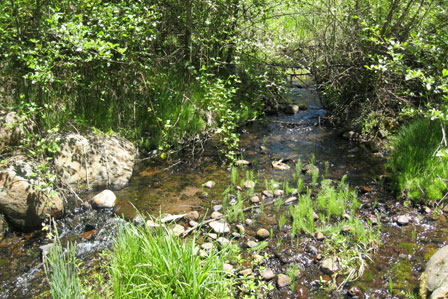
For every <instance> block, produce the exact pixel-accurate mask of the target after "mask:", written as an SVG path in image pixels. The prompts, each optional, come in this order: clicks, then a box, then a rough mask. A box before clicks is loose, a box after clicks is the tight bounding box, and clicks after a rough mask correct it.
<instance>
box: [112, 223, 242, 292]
mask: <svg viewBox="0 0 448 299" xmlns="http://www.w3.org/2000/svg"><path fill="white" fill-rule="evenodd" d="M196 250H197V248H196V243H195V239H194V238H193V239H191V240H187V241H183V240H180V239H179V238H177V237H176V236H174V235H172V234H170V233H169V232H168V231H167V230H166V229H164V228H156V229H150V228H148V227H146V226H140V227H137V226H135V225H132V224H126V225H123V226H121V227H120V228H119V232H118V237H117V240H116V242H115V246H114V255H113V256H112V260H111V268H110V275H111V278H112V286H113V290H114V293H115V297H116V298H230V297H231V295H232V294H231V291H232V284H233V281H232V279H231V278H229V277H228V276H226V274H225V273H224V272H223V270H222V269H223V263H224V258H225V256H226V252H225V251H218V250H212V251H211V253H210V254H209V256H208V257H207V258H206V259H201V258H200V257H199V255H198V254H195V253H196Z"/></svg>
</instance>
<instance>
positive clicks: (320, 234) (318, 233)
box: [315, 232, 325, 241]
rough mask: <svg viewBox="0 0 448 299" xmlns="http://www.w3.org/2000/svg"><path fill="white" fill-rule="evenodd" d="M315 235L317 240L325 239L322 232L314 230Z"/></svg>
mask: <svg viewBox="0 0 448 299" xmlns="http://www.w3.org/2000/svg"><path fill="white" fill-rule="evenodd" d="M315 237H316V239H317V240H318V241H323V240H324V239H325V236H324V234H323V233H322V232H316V234H315Z"/></svg>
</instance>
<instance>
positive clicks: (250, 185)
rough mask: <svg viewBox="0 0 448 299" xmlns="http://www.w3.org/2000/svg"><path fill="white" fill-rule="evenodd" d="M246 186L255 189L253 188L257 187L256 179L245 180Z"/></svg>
mask: <svg viewBox="0 0 448 299" xmlns="http://www.w3.org/2000/svg"><path fill="white" fill-rule="evenodd" d="M244 188H246V189H253V188H255V182H254V181H250V180H247V181H245V182H244Z"/></svg>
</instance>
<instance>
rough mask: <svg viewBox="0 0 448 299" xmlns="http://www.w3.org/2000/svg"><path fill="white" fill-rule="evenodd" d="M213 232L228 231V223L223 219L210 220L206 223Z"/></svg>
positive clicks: (221, 232)
mask: <svg viewBox="0 0 448 299" xmlns="http://www.w3.org/2000/svg"><path fill="white" fill-rule="evenodd" d="M208 225H209V226H210V227H211V228H212V229H213V231H214V232H215V233H217V234H224V233H228V232H230V228H229V225H228V224H227V222H224V221H212V222H210V223H209V224H208Z"/></svg>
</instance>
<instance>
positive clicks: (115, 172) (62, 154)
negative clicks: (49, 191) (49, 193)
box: [52, 133, 137, 191]
mask: <svg viewBox="0 0 448 299" xmlns="http://www.w3.org/2000/svg"><path fill="white" fill-rule="evenodd" d="M52 138H53V139H54V140H55V141H58V142H59V146H60V150H58V152H57V153H55V158H54V165H55V168H56V172H57V173H58V175H59V178H60V179H61V181H62V182H63V183H65V184H67V185H69V186H70V187H71V188H72V189H73V190H74V191H81V190H85V189H87V190H88V189H93V188H113V189H118V188H122V187H124V186H125V185H126V184H127V183H128V182H129V180H130V178H131V176H132V171H133V168H134V164H135V161H136V156H137V149H136V148H135V146H134V145H133V144H132V142H130V141H128V140H126V139H124V138H122V137H120V136H118V135H115V134H113V135H106V134H89V135H86V136H83V135H80V134H73V133H72V134H67V135H54V136H52Z"/></svg>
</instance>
